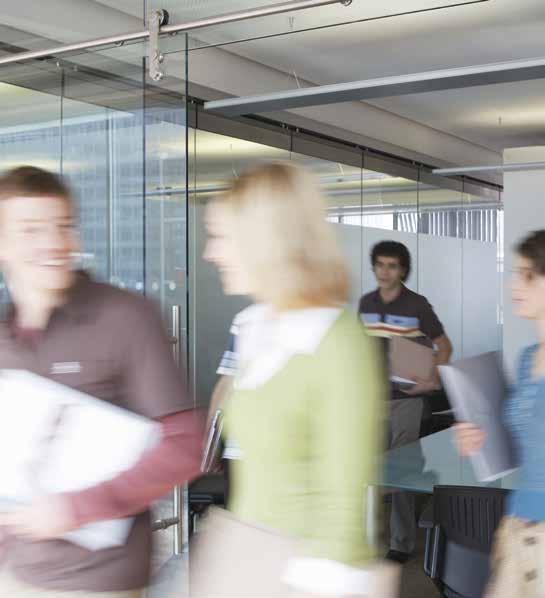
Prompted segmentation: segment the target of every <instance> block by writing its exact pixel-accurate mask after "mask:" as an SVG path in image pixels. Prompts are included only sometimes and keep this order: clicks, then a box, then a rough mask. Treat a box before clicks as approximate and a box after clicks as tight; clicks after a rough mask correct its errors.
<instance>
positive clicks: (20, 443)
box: [0, 370, 160, 550]
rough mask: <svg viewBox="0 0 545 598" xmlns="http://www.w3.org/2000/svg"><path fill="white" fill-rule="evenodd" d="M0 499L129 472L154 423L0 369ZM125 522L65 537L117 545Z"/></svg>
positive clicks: (128, 522)
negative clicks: (0, 411) (0, 416)
mask: <svg viewBox="0 0 545 598" xmlns="http://www.w3.org/2000/svg"><path fill="white" fill-rule="evenodd" d="M0 396H2V410H3V411H2V418H1V419H0V479H1V480H2V485H1V488H0V504H3V505H4V507H5V508H9V505H14V504H17V503H19V504H21V503H23V504H24V503H29V502H31V501H32V500H33V498H35V497H37V496H40V495H44V494H49V493H56V492H67V491H77V490H82V489H85V488H89V487H91V486H94V485H96V484H99V483H101V482H104V481H106V480H109V479H112V478H114V477H115V476H117V475H118V474H120V473H122V472H123V471H126V470H128V469H130V468H131V467H132V466H134V465H135V464H136V462H137V461H138V460H139V459H140V457H141V456H142V455H143V454H144V452H146V451H147V450H149V449H150V448H152V447H153V446H154V445H155V444H156V443H157V442H158V441H159V439H160V426H159V425H158V424H156V423H154V422H152V421H150V420H147V419H146V418H143V417H140V416H138V415H136V414H134V413H132V412H129V411H126V410H124V409H121V408H119V407H116V406H114V405H111V404H109V403H107V402H105V401H101V400H98V399H95V398H93V397H90V396H88V395H85V394H83V393H81V392H78V391H76V390H74V389H72V388H69V387H66V386H63V385H61V384H57V383H56V382H52V381H51V380H48V379H46V378H42V377H40V376H37V375H35V374H32V373H30V372H26V371H21V370H2V371H1V373H0ZM131 526H132V519H131V518H128V519H119V520H115V521H105V522H98V523H93V524H90V525H88V526H85V527H83V528H81V529H79V530H76V531H74V532H71V533H70V534H67V535H66V536H65V539H67V540H70V541H72V542H74V543H76V544H79V545H81V546H84V547H85V548H88V549H91V550H98V549H102V548H107V547H111V546H119V545H122V544H124V543H125V541H126V539H127V537H128V534H129V533H130V529H131Z"/></svg>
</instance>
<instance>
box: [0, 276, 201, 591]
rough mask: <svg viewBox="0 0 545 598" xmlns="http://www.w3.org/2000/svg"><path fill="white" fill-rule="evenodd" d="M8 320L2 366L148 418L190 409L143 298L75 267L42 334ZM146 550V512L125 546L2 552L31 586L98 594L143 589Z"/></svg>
mask: <svg viewBox="0 0 545 598" xmlns="http://www.w3.org/2000/svg"><path fill="white" fill-rule="evenodd" d="M12 324H13V323H12V322H11V321H10V320H9V318H8V319H6V320H4V321H2V322H1V323H0V369H3V368H15V369H25V370H28V371H30V372H34V373H35V374H38V375H40V376H44V377H46V378H49V379H51V380H54V381H56V382H59V383H61V384H64V385H66V386H70V387H72V388H75V389H77V390H79V391H82V392H84V393H87V394H90V395H92V396H94V397H96V398H98V399H102V400H104V401H107V402H109V403H112V404H114V405H117V406H119V407H123V408H124V409H128V410H130V411H133V412H135V413H138V414H140V415H143V416H145V417H148V418H153V419H158V418H164V417H165V416H168V415H170V414H173V413H176V412H179V411H181V410H183V409H186V408H189V407H190V405H189V399H188V397H187V394H186V390H185V383H184V379H183V376H182V375H181V374H180V372H179V370H178V368H177V367H176V365H175V363H174V360H173V359H172V348H171V345H170V342H169V340H168V338H167V336H166V334H165V332H164V330H163V325H162V321H161V318H160V315H159V314H158V313H157V311H156V310H155V308H154V306H153V305H152V304H151V303H150V302H149V301H148V300H146V299H144V298H143V297H141V296H138V295H135V294H132V293H129V292H126V291H122V290H120V289H117V288H115V287H112V286H110V285H107V284H101V283H98V282H94V281H92V280H91V279H90V278H89V277H88V276H87V275H86V274H84V273H79V274H78V276H77V280H76V282H75V284H74V287H73V288H72V290H71V291H70V293H69V296H68V298H67V302H66V303H65V305H64V306H63V307H62V308H59V309H57V310H56V311H55V312H54V313H53V314H52V316H51V319H50V321H49V324H48V326H47V328H46V329H45V330H44V331H43V332H42V333H41V334H39V335H33V336H32V338H27V337H25V336H24V335H23V336H21V335H18V334H16V333H15V330H14V327H13V325H12ZM98 442H100V431H99V430H97V443H98ZM150 555H151V527H150V515H149V512H147V511H146V512H142V513H139V514H138V515H137V516H136V519H135V523H134V526H133V528H132V531H131V534H130V536H129V539H128V541H127V543H126V544H125V545H124V546H121V547H116V548H111V549H107V550H99V551H96V552H92V551H88V550H86V549H83V548H81V547H78V546H75V545H74V544H71V543H69V542H66V541H63V540H48V541H39V542H34V541H32V542H29V541H26V540H23V539H13V540H12V541H11V542H10V546H9V554H8V558H9V562H10V566H11V568H12V570H13V572H14V574H15V575H16V576H17V577H19V578H20V579H21V580H23V581H25V582H27V583H29V584H32V585H35V586H39V587H43V588H49V589H54V590H59V591H78V590H84V591H94V592H103V591H122V590H129V589H134V588H141V587H145V586H146V585H147V584H148V582H149V570H150Z"/></svg>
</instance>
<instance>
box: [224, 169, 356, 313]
mask: <svg viewBox="0 0 545 598" xmlns="http://www.w3.org/2000/svg"><path fill="white" fill-rule="evenodd" d="M218 201H219V202H220V203H221V204H222V205H223V206H226V207H227V208H228V209H229V210H230V211H231V214H232V216H233V220H232V221H233V228H234V230H233V234H234V236H235V242H236V243H237V244H238V248H239V253H240V256H241V259H242V260H243V266H244V268H245V270H246V272H247V274H248V276H249V277H250V282H251V285H252V288H253V289H255V291H254V294H255V295H256V296H257V297H258V299H259V300H260V301H264V302H267V303H270V304H272V305H274V306H275V307H277V308H279V309H290V308H302V307H309V306H319V305H339V304H343V303H345V302H346V301H347V300H348V294H349V283H348V274H347V268H346V264H345V261H344V259H343V257H342V255H341V251H340V249H339V246H338V244H337V240H336V238H335V234H334V232H333V229H332V227H331V225H330V224H329V223H328V222H327V221H326V219H325V215H326V214H325V201H324V199H323V197H322V195H321V193H320V191H319V189H318V187H317V185H316V183H315V181H314V180H313V177H312V176H311V175H309V174H308V173H307V172H306V171H305V170H303V169H302V168H300V167H297V166H294V165H292V164H289V163H284V162H274V163H269V164H265V165H261V166H258V167H256V168H253V169H252V170H249V171H248V172H246V173H245V174H243V175H242V176H240V177H239V178H238V179H237V180H236V181H235V182H234V183H233V185H232V187H231V189H230V190H229V191H228V192H227V193H225V194H224V195H223V196H221V197H220V198H219V199H218Z"/></svg>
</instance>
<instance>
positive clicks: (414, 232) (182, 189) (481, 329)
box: [0, 3, 503, 567]
mask: <svg viewBox="0 0 545 598" xmlns="http://www.w3.org/2000/svg"><path fill="white" fill-rule="evenodd" d="M135 4H138V3H135ZM155 4H157V3H155ZM217 4H220V3H217ZM167 8H168V6H167ZM271 23H272V21H271ZM275 23H276V24H278V20H276V21H275ZM275 27H276V25H275ZM226 31H227V30H226ZM275 31H276V29H275ZM217 32H218V29H217V28H216V31H215V33H217ZM297 35H299V34H297ZM302 35H303V34H302ZM304 35H308V33H306V34H304ZM233 36H235V37H237V38H238V33H237V35H235V33H232V34H231V33H230V34H229V35H228V36H227V37H229V38H230V39H231V42H232V41H233V40H232V38H233ZM217 39H218V40H220V41H219V42H218V43H221V41H222V40H221V36H220V37H218V38H217ZM212 41H213V40H211V42H212ZM211 42H210V43H211ZM218 43H216V44H215V47H207V44H206V43H203V44H202V46H201V47H199V45H198V44H196V43H195V40H194V39H191V40H190V39H189V38H187V37H185V36H181V35H178V36H176V37H175V38H173V39H170V38H169V39H166V40H165V44H166V45H165V48H166V50H167V51H166V57H167V59H166V72H167V76H166V77H165V78H164V80H162V81H161V82H159V83H157V82H152V81H151V80H150V79H149V76H148V74H147V68H146V54H147V46H146V44H141V43H136V44H130V45H127V46H125V47H115V48H109V49H107V50H101V51H95V52H89V53H82V54H78V55H74V56H70V57H69V58H66V59H65V60H60V61H56V60H44V61H36V62H32V63H25V64H21V65H16V66H10V67H6V68H2V67H0V92H1V93H2V98H3V100H4V101H3V105H2V107H3V110H2V113H1V115H0V167H1V169H2V170H5V169H7V168H10V167H13V166H16V165H19V164H34V165H37V166H42V167H45V168H49V169H51V170H55V171H58V172H61V173H63V174H64V175H66V177H67V178H68V180H69V181H70V183H71V185H72V187H73V189H74V192H75V195H76V199H77V201H78V206H79V212H80V220H81V237H82V243H83V254H82V256H81V266H82V267H84V268H86V269H89V270H91V271H92V272H93V273H94V275H95V276H96V277H97V278H99V279H101V280H104V281H108V282H110V283H111V284H114V285H117V286H119V287H121V288H125V289H128V290H130V291H132V292H135V293H140V294H145V295H147V296H149V297H150V298H151V299H153V300H154V301H156V302H157V304H158V307H159V308H160V309H161V311H162V314H163V317H164V323H165V327H166V328H167V330H168V331H169V334H170V336H171V337H172V344H173V351H174V353H175V354H176V355H177V357H178V358H179V359H180V360H181V362H185V364H186V365H187V369H188V375H189V382H190V388H191V390H190V393H189V395H188V397H187V406H188V407H190V406H194V405H201V406H206V405H207V403H208V401H209V398H210V394H211V391H212V389H213V386H214V384H215V382H216V380H217V376H216V369H217V366H218V364H219V360H220V358H221V355H222V353H223V351H224V350H225V348H226V347H227V343H228V336H229V328H230V323H231V321H232V318H233V317H234V315H235V314H236V313H237V312H238V311H239V310H240V309H242V308H243V307H245V306H246V305H248V302H249V299H248V298H243V297H225V296H224V295H223V292H222V290H221V285H220V281H219V278H218V275H217V273H216V271H215V269H214V267H213V266H212V265H210V264H208V263H206V262H205V261H204V260H203V259H202V253H203V249H204V245H205V242H206V232H205V230H204V211H205V208H206V204H207V202H208V201H210V199H211V198H213V197H214V196H215V194H216V193H218V192H219V191H221V190H222V189H225V188H226V187H227V186H228V185H229V183H230V181H231V180H233V178H236V177H237V176H238V175H239V174H240V173H241V172H243V171H244V170H246V169H247V168H250V167H251V166H254V165H256V164H260V163H263V162H267V161H270V160H287V161H292V162H294V163H297V164H300V165H302V166H304V167H306V168H308V169H310V170H311V171H312V172H313V173H314V174H315V176H316V177H317V179H318V181H319V183H320V186H321V188H322V190H323V193H324V195H325V197H326V199H327V215H326V217H327V219H328V220H329V222H330V223H331V226H332V227H334V229H335V231H336V233H337V236H338V239H339V242H340V244H341V245H342V248H343V250H344V252H345V256H346V259H347V262H348V265H349V269H350V274H351V281H352V293H351V298H350V304H351V308H352V309H356V307H357V303H358V300H359V298H360V296H361V295H362V294H364V293H366V292H369V291H371V290H373V289H374V288H375V280H374V276H373V273H372V269H371V264H370V259H369V254H370V250H371V248H372V246H373V245H374V244H375V243H377V242H379V241H381V240H385V239H395V240H398V241H401V242H403V243H405V244H406V245H407V246H408V248H409V249H410V251H411V254H412V258H413V270H412V274H411V277H410V279H409V281H408V283H407V284H408V286H409V287H410V288H411V289H413V290H415V291H417V292H420V293H423V294H425V295H426V296H427V297H428V298H429V300H430V302H431V303H432V304H433V305H434V307H435V309H436V311H437V313H438V315H439V317H440V318H441V319H442V321H443V323H444V324H445V328H446V331H447V333H448V335H449V336H450V338H451V339H452V341H453V345H454V358H460V357H467V356H471V355H475V354H478V353H481V352H483V351H489V350H499V349H500V347H501V322H502V306H501V276H502V270H503V254H502V251H503V250H502V234H503V233H502V223H503V218H502V204H501V191H500V189H499V188H498V187H494V186H492V185H488V184H486V183H482V182H478V181H474V180H465V179H447V178H444V177H437V176H433V175H432V174H431V169H430V168H429V167H427V166H424V165H418V164H415V163H411V162H409V161H406V160H402V159H400V158H396V157H394V156H391V155H385V154H383V153H380V152H377V151H374V150H373V148H367V147H358V146H356V145H354V143H345V142H343V140H342V139H331V138H328V137H324V136H323V135H318V134H315V133H314V132H313V131H312V130H302V129H299V128H297V127H296V126H294V125H293V124H290V125H287V124H283V122H282V119H281V118H278V117H277V118H275V119H274V120H270V119H269V120H265V119H258V118H238V119H229V118H225V117H221V116H218V115H213V114H210V113H207V112H205V111H204V109H203V108H202V102H201V101H200V98H199V97H191V96H190V95H189V92H190V91H191V92H192V93H193V95H194V96H195V95H196V91H198V89H199V88H198V86H195V85H194V83H195V81H196V82H197V83H199V82H200V74H201V73H202V72H203V69H206V68H208V67H209V68H211V69H212V68H213V67H214V64H213V60H214V49H215V48H217V47H218ZM243 43H244V42H240V43H238V44H235V46H236V47H235V48H232V50H233V51H234V50H237V51H238V50H239V49H240V46H242V44H243ZM237 76H242V75H241V73H234V74H233V80H234V81H236V77H237ZM295 79H297V76H296V75H295ZM286 85H287V86H288V87H289V86H293V80H290V78H287V79H286ZM339 110H342V105H340V106H339ZM277 116H278V115H277ZM286 120H289V121H290V122H291V121H293V114H290V115H289V118H286ZM0 290H1V295H0V297H1V299H2V300H3V301H5V300H6V299H7V293H6V289H5V288H4V287H1V289H0ZM179 499H180V496H179V495H178V496H177V497H176V498H172V497H166V498H165V500H164V501H161V503H160V504H159V505H158V507H157V513H158V516H160V517H162V518H168V517H171V516H172V513H173V509H174V504H173V501H174V502H177V501H179ZM181 531H182V530H181V529H180V528H169V529H168V530H165V531H161V532H158V534H156V540H157V545H158V551H157V563H156V565H157V567H160V566H161V565H163V564H164V563H165V562H166V561H168V559H169V557H170V556H171V555H172V552H173V548H172V546H173V542H174V544H175V551H176V552H180V549H181V544H180V543H181V542H183V536H182V535H181ZM184 533H187V529H185V530H184Z"/></svg>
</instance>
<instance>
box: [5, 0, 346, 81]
mask: <svg viewBox="0 0 545 598" xmlns="http://www.w3.org/2000/svg"><path fill="white" fill-rule="evenodd" d="M333 4H342V5H344V6H349V5H350V4H352V0H292V1H291V2H283V3H281V4H272V5H268V6H262V7H260V8H252V9H248V10H241V11H237V12H231V13H226V14H221V15H217V16H212V17H205V18H202V19H197V20H195V21H188V22H187V23H179V24H175V25H169V24H168V13H167V11H166V10H157V11H152V13H151V16H150V19H149V20H150V29H145V30H143V31H133V32H129V33H121V34H119V35H112V36H109V37H99V38H96V39H92V40H87V41H82V42H76V43H73V44H65V45H63V46H57V47H55V48H48V49H46V50H31V51H29V52H20V53H17V54H14V55H12V56H6V57H3V58H0V67H1V66H3V65H7V64H13V63H22V62H28V61H29V60H36V59H44V58H56V57H58V56H63V55H66V54H71V53H74V52H80V51H85V50H97V49H100V48H106V47H108V46H116V45H118V46H120V45H123V44H125V43H128V42H137V41H142V40H148V39H150V40H152V41H153V40H155V39H157V38H158V37H160V36H164V35H176V34H178V33H185V32H189V31H195V30H198V29H204V28H205V27H212V26H214V25H224V24H227V23H236V22H239V21H246V20H250V19H258V18H260V17H268V16H272V15H278V14H283V13H289V12H294V11H299V10H305V9H309V8H318V7H321V6H328V5H333ZM155 51H157V59H158V63H159V64H160V63H161V62H162V57H161V56H160V53H159V51H158V48H156V47H154V48H153V52H155ZM153 69H155V70H151V69H150V73H151V74H152V75H154V74H155V75H156V76H155V77H153V76H152V78H154V80H159V79H160V76H159V75H158V73H159V72H160V69H158V66H157V63H156V64H154V65H153Z"/></svg>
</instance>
